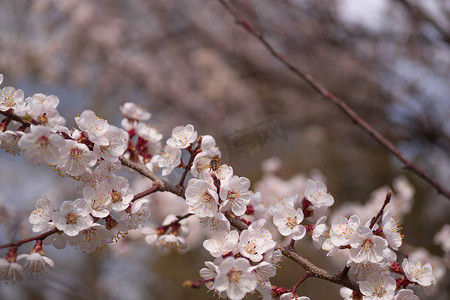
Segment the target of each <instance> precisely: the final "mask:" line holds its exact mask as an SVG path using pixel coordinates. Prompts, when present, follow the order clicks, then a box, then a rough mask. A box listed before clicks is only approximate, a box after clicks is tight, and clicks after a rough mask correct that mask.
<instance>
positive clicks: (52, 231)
mask: <svg viewBox="0 0 450 300" xmlns="http://www.w3.org/2000/svg"><path fill="white" fill-rule="evenodd" d="M58 231H59V230H58V229H57V228H53V229H52V230H50V231H47V232H44V233H42V234H40V235H36V236H32V237H29V238H26V239H23V240H19V241H16V242H13V243H9V244H3V245H0V249H3V248H9V247H19V246H20V245H22V244H25V243H28V242H32V241H37V240H43V239H45V238H46V237H48V236H49V235H52V234H54V233H56V232H58Z"/></svg>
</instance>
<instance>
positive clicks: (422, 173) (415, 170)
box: [218, 0, 450, 200]
mask: <svg viewBox="0 0 450 300" xmlns="http://www.w3.org/2000/svg"><path fill="white" fill-rule="evenodd" d="M218 1H219V2H220V3H222V5H223V6H224V7H225V8H226V9H227V10H228V11H229V12H230V13H231V14H232V15H233V16H234V18H235V20H236V22H237V23H238V24H239V25H240V26H242V27H243V28H244V29H245V30H246V31H247V32H249V33H250V34H251V35H253V36H254V37H256V38H257V39H258V40H259V41H260V42H261V43H262V44H263V45H264V47H265V48H266V49H267V50H268V51H269V52H270V54H272V55H273V56H274V57H275V58H276V59H277V60H279V61H280V62H281V63H282V64H283V65H285V66H286V67H287V68H288V69H289V70H290V71H292V72H293V73H295V74H296V75H297V76H299V77H300V78H302V79H303V80H305V81H306V83H308V84H309V86H311V87H312V88H313V89H314V90H315V91H317V92H318V93H319V94H320V95H321V96H323V97H324V98H325V99H328V100H329V101H331V102H332V103H334V104H335V105H337V106H338V107H339V108H340V109H341V110H342V111H343V112H344V113H345V114H346V115H347V116H348V117H349V118H350V119H351V120H352V121H353V122H354V123H356V124H357V125H358V126H360V127H361V128H362V129H363V130H364V131H366V132H367V133H368V134H369V135H371V136H372V137H373V138H374V139H375V140H376V141H377V142H378V143H379V144H381V146H383V147H384V148H385V149H386V150H388V151H389V152H390V153H392V154H393V155H394V156H395V157H397V158H398V159H399V160H400V161H401V162H402V163H403V164H404V166H405V168H406V169H409V170H410V171H412V172H413V173H415V174H416V175H417V176H419V177H421V178H422V179H423V180H425V181H427V182H428V183H429V184H430V185H432V186H433V187H434V188H435V189H436V190H437V191H438V192H439V193H440V194H442V195H444V196H445V197H447V198H448V199H449V200H450V191H449V190H447V189H446V188H445V187H443V186H442V185H441V184H440V183H439V182H438V181H437V180H436V179H435V178H434V177H433V176H431V175H430V174H428V172H426V171H425V170H423V169H422V168H420V167H419V166H417V165H416V164H414V163H413V162H412V161H410V160H409V159H408V158H407V157H406V156H405V155H404V154H403V153H402V152H401V151H400V150H399V149H398V148H397V147H396V146H394V144H393V143H392V142H391V141H389V140H388V139H387V138H386V137H384V136H383V135H382V134H381V133H379V132H378V131H377V130H376V129H375V128H373V127H372V126H371V125H369V124H368V123H367V122H366V121H365V120H364V119H363V118H362V117H361V116H359V115H358V114H357V113H356V112H355V111H354V110H353V109H351V108H350V107H349V106H348V105H347V104H346V103H345V102H343V101H342V100H340V99H339V98H338V97H336V96H335V95H333V94H332V93H331V92H330V91H328V90H327V89H326V88H325V87H324V86H322V85H321V84H320V83H319V82H318V81H317V80H316V79H315V78H314V77H313V76H312V75H311V74H309V73H307V72H306V71H304V70H303V69H301V68H299V67H297V66H295V65H294V64H292V63H291V62H290V61H289V59H288V58H287V57H286V56H284V55H283V54H281V53H280V52H278V51H276V50H275V48H274V47H273V46H272V45H271V44H270V43H269V42H268V41H267V40H266V39H265V38H264V36H263V35H262V33H261V32H259V31H258V30H257V29H255V28H254V27H253V26H252V25H251V24H250V23H249V22H248V21H247V20H246V19H245V18H244V17H243V16H242V14H241V13H240V12H239V11H238V10H237V9H236V7H235V6H234V5H232V4H231V3H229V1H227V0H218Z"/></svg>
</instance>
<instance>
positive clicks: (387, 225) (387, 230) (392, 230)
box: [382, 211, 402, 250]
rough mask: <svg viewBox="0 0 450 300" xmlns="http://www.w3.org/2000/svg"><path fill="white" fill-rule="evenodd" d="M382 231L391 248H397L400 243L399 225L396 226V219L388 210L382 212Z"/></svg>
mask: <svg viewBox="0 0 450 300" xmlns="http://www.w3.org/2000/svg"><path fill="white" fill-rule="evenodd" d="M382 222H383V233H384V235H385V236H386V239H387V241H388V243H389V246H391V248H392V249H394V250H398V247H400V246H401V245H402V235H401V234H400V230H401V227H399V226H398V220H397V219H396V218H393V217H392V214H391V212H390V211H387V212H385V213H384V214H383V219H382Z"/></svg>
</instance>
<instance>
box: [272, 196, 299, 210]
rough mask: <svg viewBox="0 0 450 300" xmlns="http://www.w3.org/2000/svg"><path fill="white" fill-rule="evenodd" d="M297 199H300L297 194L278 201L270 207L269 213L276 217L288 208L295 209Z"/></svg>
mask: <svg viewBox="0 0 450 300" xmlns="http://www.w3.org/2000/svg"><path fill="white" fill-rule="evenodd" d="M297 199H298V196H297V194H293V195H290V196H286V197H281V198H279V199H278V200H277V201H275V202H273V203H271V204H270V205H269V209H268V212H269V214H271V215H275V214H277V213H279V212H281V211H283V210H285V209H288V208H291V209H294V205H295V203H296V202H297Z"/></svg>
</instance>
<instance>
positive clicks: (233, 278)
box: [227, 268, 242, 283]
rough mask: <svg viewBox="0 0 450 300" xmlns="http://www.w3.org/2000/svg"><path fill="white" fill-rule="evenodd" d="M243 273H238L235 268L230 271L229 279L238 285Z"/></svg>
mask: <svg viewBox="0 0 450 300" xmlns="http://www.w3.org/2000/svg"><path fill="white" fill-rule="evenodd" d="M241 275H242V272H241V271H236V270H235V269H234V268H233V269H231V270H230V271H228V273H227V277H228V279H229V280H230V281H231V282H234V283H237V282H239V279H240V278H241Z"/></svg>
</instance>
